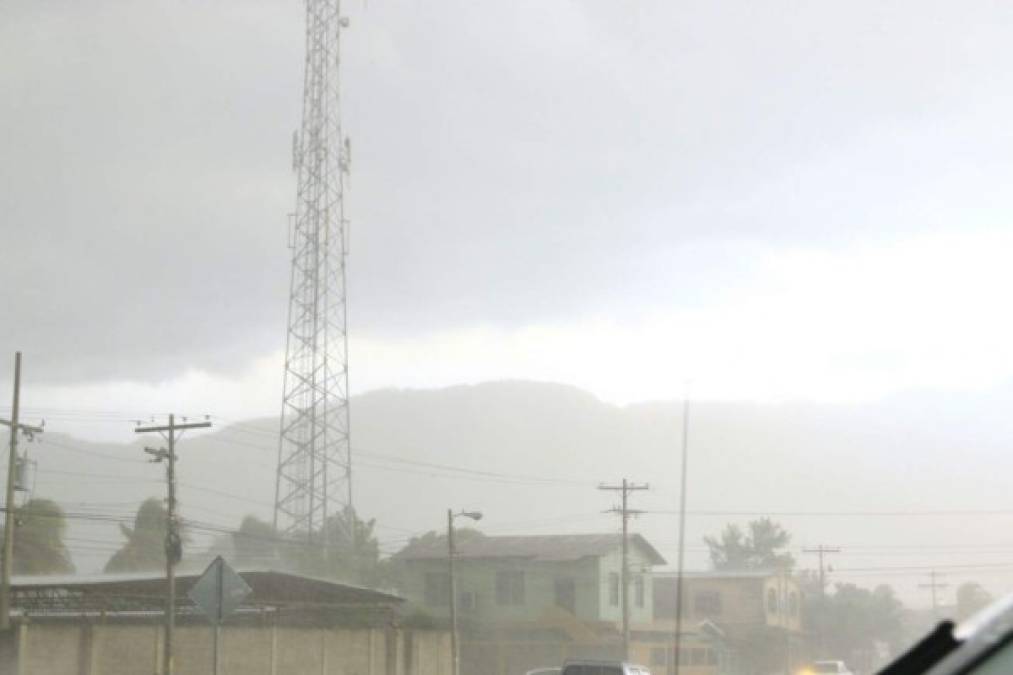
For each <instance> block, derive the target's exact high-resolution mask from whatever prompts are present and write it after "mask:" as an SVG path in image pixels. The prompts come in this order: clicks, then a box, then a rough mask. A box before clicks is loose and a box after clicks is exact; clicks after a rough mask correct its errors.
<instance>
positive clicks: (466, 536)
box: [408, 526, 485, 547]
mask: <svg viewBox="0 0 1013 675" xmlns="http://www.w3.org/2000/svg"><path fill="white" fill-rule="evenodd" d="M484 537H485V535H484V534H483V533H482V532H481V531H480V530H476V529H475V528H473V527H456V526H455V527H454V541H456V542H457V545H458V546H460V545H461V544H462V543H464V542H466V541H472V540H475V539H482V538H484ZM437 543H439V545H441V546H444V547H445V546H446V545H447V533H446V532H437V531H436V530H430V531H428V532H426V533H425V534H423V535H421V536H418V537H412V538H411V539H410V540H409V541H408V546H432V545H435V544H437Z"/></svg>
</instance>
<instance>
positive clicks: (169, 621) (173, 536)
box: [134, 414, 211, 675]
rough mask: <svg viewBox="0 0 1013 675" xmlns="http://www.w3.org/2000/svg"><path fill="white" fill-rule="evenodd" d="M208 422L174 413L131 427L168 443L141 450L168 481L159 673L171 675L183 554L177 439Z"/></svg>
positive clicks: (204, 426)
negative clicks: (158, 422) (180, 418)
mask: <svg viewBox="0 0 1013 675" xmlns="http://www.w3.org/2000/svg"><path fill="white" fill-rule="evenodd" d="M210 426H211V422H208V421H206V420H205V421H204V422H187V421H186V418H183V423H182V424H176V416H175V415H173V414H170V415H169V423H168V424H167V425H159V426H146V427H142V426H138V427H137V428H136V429H134V431H135V432H136V433H139V434H149V433H157V434H159V435H160V436H162V438H164V439H165V441H166V443H168V445H169V447H168V449H165V448H158V449H155V448H144V451H145V452H146V453H148V454H149V455H152V460H151V461H152V462H162V461H164V462H165V463H166V464H165V481H166V484H167V493H168V504H167V505H166V519H165V520H166V523H165V579H166V591H165V643H164V644H163V645H162V647H163V650H162V673H163V675H172V672H173V663H172V641H173V636H174V633H175V631H176V563H178V562H179V560H180V558H181V557H182V554H183V546H182V543H181V541H180V537H179V529H178V524H177V522H176V440H177V439H178V438H179V436H178V435H182V433H183V432H184V431H186V430H187V429H206V428H208V427H210Z"/></svg>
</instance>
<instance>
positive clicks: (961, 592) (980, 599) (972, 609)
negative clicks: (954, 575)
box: [957, 581, 995, 620]
mask: <svg viewBox="0 0 1013 675" xmlns="http://www.w3.org/2000/svg"><path fill="white" fill-rule="evenodd" d="M994 599H995V598H993V597H992V594H991V593H989V592H988V591H986V590H985V589H984V588H982V587H981V584H978V583H975V582H973V581H968V582H967V583H963V584H960V586H958V587H957V618H958V619H961V620H963V619H966V618H968V617H969V616H971V615H972V614H976V613H977V612H978V611H979V610H982V609H984V608H985V607H988V606H989V605H990V604H992V601H993V600H994Z"/></svg>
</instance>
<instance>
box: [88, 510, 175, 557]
mask: <svg viewBox="0 0 1013 675" xmlns="http://www.w3.org/2000/svg"><path fill="white" fill-rule="evenodd" d="M166 515H167V514H166V510H165V506H163V504H162V500H161V499H158V498H157V497H151V498H150V499H146V500H145V501H144V503H143V504H141V506H140V508H139V509H137V516H136V517H135V518H134V526H133V527H132V528H131V527H127V526H126V525H120V532H122V533H123V536H124V537H125V538H126V540H127V541H126V543H124V544H123V546H122V547H121V548H120V550H118V551H116V553H114V554H113V556H112V557H111V558H110V559H109V562H107V563H106V566H105V571H106V572H145V571H149V570H158V569H162V568H163V567H165V534H166V529H165V526H166ZM181 537H182V533H181Z"/></svg>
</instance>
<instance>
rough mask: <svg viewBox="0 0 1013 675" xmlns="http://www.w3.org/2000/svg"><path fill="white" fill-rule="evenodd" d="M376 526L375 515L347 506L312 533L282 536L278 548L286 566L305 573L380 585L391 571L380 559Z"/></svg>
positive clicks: (278, 540) (250, 525)
mask: <svg viewBox="0 0 1013 675" xmlns="http://www.w3.org/2000/svg"><path fill="white" fill-rule="evenodd" d="M244 522H246V521H244ZM265 525H266V523H265ZM248 526H249V527H253V524H252V523H249V524H248ZM375 527H376V520H375V519H374V520H368V521H366V520H362V519H361V518H359V516H358V514H356V512H355V509H353V508H352V507H346V508H345V509H344V510H343V511H342V512H341V513H336V514H334V515H332V516H330V517H328V518H327V522H326V523H325V525H324V528H322V529H321V530H319V531H317V532H314V533H313V536H312V537H307V535H306V533H305V532H296V533H294V534H292V535H290V536H287V537H279V538H278V539H277V542H278V543H277V549H276V550H277V552H278V555H279V558H280V560H281V561H282V563H283V564H284V565H285V567H287V568H289V569H293V570H294V571H296V572H299V573H301V574H308V575H311V576H319V577H324V578H328V579H339V580H341V581H346V582H350V583H355V584H361V585H364V586H379V585H383V584H385V583H387V581H388V579H389V572H388V569H387V564H386V563H385V562H384V561H381V560H380V543H379V542H378V541H377V539H376V534H375V533H374V532H373V530H374V528H375ZM325 535H326V536H325ZM252 541H253V540H252V539H250V543H251V544H252ZM325 542H326V543H325Z"/></svg>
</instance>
